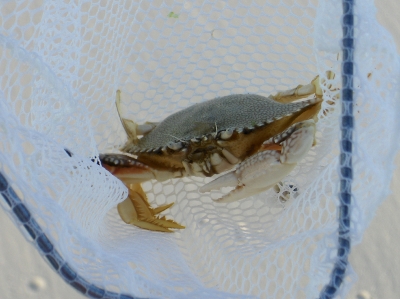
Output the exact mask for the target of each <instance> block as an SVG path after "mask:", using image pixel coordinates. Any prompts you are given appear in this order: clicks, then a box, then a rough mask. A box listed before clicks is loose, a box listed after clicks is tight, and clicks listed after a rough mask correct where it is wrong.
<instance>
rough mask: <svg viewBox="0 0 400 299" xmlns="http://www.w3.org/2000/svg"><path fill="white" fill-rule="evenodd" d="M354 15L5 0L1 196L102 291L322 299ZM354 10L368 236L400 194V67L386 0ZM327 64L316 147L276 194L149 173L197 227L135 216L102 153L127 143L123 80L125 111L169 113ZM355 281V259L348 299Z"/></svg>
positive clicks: (333, 244)
mask: <svg viewBox="0 0 400 299" xmlns="http://www.w3.org/2000/svg"><path fill="white" fill-rule="evenodd" d="M341 16H342V6H341V3H340V2H338V1H316V0H310V1H307V0H268V1H216V2H212V1H172V0H171V1H161V0H156V1H126V2H124V1H87V2H85V1H78V2H76V1H75V2H74V1H67V0H66V1H2V2H1V8H0V24H1V26H0V28H1V32H0V34H1V35H0V82H1V93H0V140H1V142H0V172H1V174H2V176H1V177H0V191H2V194H3V197H4V198H6V200H5V201H3V205H2V206H3V208H4V209H5V210H6V211H8V212H9V213H10V215H11V216H12V217H13V219H14V220H15V223H16V224H18V225H20V223H21V219H24V221H25V224H24V225H20V227H21V231H22V232H23V233H24V234H25V235H26V236H27V239H28V240H29V241H31V242H33V243H34V244H35V245H36V246H37V247H38V249H39V250H40V252H41V254H42V255H43V256H44V258H45V259H46V260H47V261H49V262H50V266H52V267H53V268H55V269H56V270H57V271H58V272H59V273H60V275H62V276H63V277H64V279H66V280H67V281H68V280H69V281H70V283H71V284H72V285H73V286H74V287H75V288H77V289H79V290H81V291H83V292H87V295H89V296H92V297H95V298H101V297H102V296H103V297H107V296H109V297H113V296H114V297H115V298H118V296H120V297H119V298H125V297H123V296H122V295H120V294H126V296H128V295H130V296H134V297H150V298H315V297H318V295H319V292H320V291H321V289H322V288H323V286H324V285H325V284H326V283H327V282H328V281H329V275H330V271H331V269H332V267H333V265H334V262H335V256H336V250H337V247H338V244H337V243H338V242H337V227H338V224H337V217H338V212H337V207H338V205H339V201H338V199H337V194H338V192H339V181H340V176H341V174H340V173H339V171H338V165H339V164H338V163H339V152H340V148H339V140H340V113H341V111H340V108H341V105H340V89H341V61H342V54H341V38H342V29H341ZM355 16H356V17H355V49H356V50H355V53H354V56H355V71H354V75H355V76H354V87H355V93H354V99H355V104H354V106H353V113H354V116H355V124H354V126H355V132H354V136H353V138H354V144H353V151H354V156H353V164H354V169H353V178H354V183H353V184H354V185H353V207H352V210H353V211H352V218H351V238H352V242H353V243H357V242H359V241H360V240H361V237H362V234H363V232H364V230H365V229H366V227H367V226H368V224H369V222H370V220H371V218H372V217H373V215H374V212H375V210H376V208H377V207H378V206H379V204H380V203H381V202H382V200H383V199H384V198H385V197H386V196H387V195H388V193H389V182H390V181H391V177H392V170H393V167H394V166H393V158H394V155H395V153H396V151H397V150H398V147H399V144H398V142H397V139H396V138H393V136H396V134H395V133H396V132H398V130H399V121H398V117H396V113H397V111H398V109H399V107H398V105H399V101H398V91H399V82H398V80H399V78H400V76H399V75H400V74H399V60H398V56H397V55H396V50H395V47H394V44H393V41H392V39H391V37H390V36H389V34H388V33H387V32H386V31H385V30H384V29H383V28H382V27H381V26H380V25H379V24H378V23H377V21H376V18H375V8H374V5H373V1H362V3H359V5H356V7H355ZM328 71H331V72H332V73H333V74H335V75H336V76H330V75H329V74H330V72H328ZM317 75H319V76H320V77H319V80H320V84H321V87H322V90H323V94H324V95H323V99H324V102H323V104H322V109H321V111H320V112H319V115H318V123H317V129H318V132H317V135H316V140H317V144H316V146H315V147H313V148H312V149H311V151H310V153H309V154H308V156H307V157H306V158H305V159H304V160H303V161H302V162H301V163H299V164H298V166H297V167H296V168H295V170H294V171H293V172H292V173H291V174H290V175H289V176H288V177H287V178H286V179H285V180H284V181H283V182H282V183H281V184H280V185H278V187H277V188H274V189H271V190H268V191H266V192H263V193H261V194H259V195H256V196H252V197H249V198H246V199H243V200H241V201H237V202H233V203H228V204H221V203H215V202H214V201H213V200H212V198H211V196H210V194H209V193H205V194H201V193H199V192H198V189H199V188H200V187H201V186H202V185H203V184H204V182H205V179H203V178H196V177H188V178H183V179H173V180H168V181H165V182H162V183H161V182H157V181H149V182H145V183H143V184H142V186H143V189H144V191H145V192H146V194H147V196H148V199H149V202H150V204H151V205H152V206H160V205H164V204H167V203H171V202H175V204H174V205H173V206H172V207H171V208H170V209H168V210H166V211H164V212H163V213H162V214H163V215H166V217H167V218H168V219H174V220H175V221H177V222H179V223H181V224H183V225H184V226H185V227H186V228H185V229H182V230H176V231H175V232H174V233H169V234H167V233H160V232H153V231H148V230H143V229H140V228H138V227H135V226H131V225H127V224H125V223H124V222H123V221H122V220H121V218H120V217H119V215H118V212H117V207H116V206H117V204H118V203H119V202H121V201H123V200H124V199H125V198H126V196H127V188H126V187H125V186H124V185H123V184H122V183H121V182H120V181H119V180H118V179H116V178H115V177H113V176H112V175H111V174H109V173H108V172H107V171H106V170H105V169H103V168H102V167H101V166H100V162H99V158H98V157H99V153H109V152H118V148H120V147H121V146H122V145H123V144H124V142H125V141H126V138H127V137H126V134H125V131H124V129H123V127H122V125H121V123H120V120H119V118H118V114H117V110H116V108H115V93H116V91H117V90H121V99H122V103H121V105H122V106H121V107H122V111H123V114H124V115H123V117H124V118H130V119H133V120H134V121H135V122H137V123H144V122H146V121H152V122H158V121H161V120H162V119H164V118H165V117H166V116H168V115H170V114H172V113H174V112H176V111H179V110H181V109H183V108H185V107H188V106H190V105H193V104H195V103H200V102H203V101H207V100H210V99H213V98H216V97H221V96H225V95H230V94H247V93H251V94H259V95H264V96H268V95H270V94H274V93H276V91H278V90H287V89H290V88H293V87H296V86H297V85H299V84H308V83H309V82H310V81H311V80H312V79H313V78H315V77H316V76H317ZM65 149H67V151H66V150H65ZM6 182H8V183H6ZM219 195H220V194H218V192H214V193H213V195H212V196H219ZM18 198H19V199H20V200H21V203H22V205H21V203H20V204H18V203H16V204H15V205H14V203H12V202H11V201H12V200H11V199H18ZM16 202H17V201H16ZM18 220H20V221H18ZM22 223H24V222H23V221H22ZM41 231H42V232H43V234H42V233H41ZM51 243H52V244H53V245H54V247H52V246H53V245H51ZM77 275H78V276H77ZM77 277H79V279H81V280H78V278H77ZM354 277H355V275H354V273H352V271H351V269H349V271H348V274H347V275H346V278H345V285H344V288H343V289H342V290H341V292H340V294H339V297H340V298H344V297H345V295H346V292H347V290H348V289H349V287H350V285H351V282H352V281H353V280H354ZM84 281H86V282H88V283H89V284H90V287H89V288H88V287H87V286H85V283H84ZM94 286H97V287H94ZM104 290H107V291H104ZM107 292H108V293H107ZM107 294H108V295H107ZM106 295H107V296H106ZM96 296H97V297H96ZM114 297H113V298H114ZM126 298H128V297H126ZM129 298H131V297H129Z"/></svg>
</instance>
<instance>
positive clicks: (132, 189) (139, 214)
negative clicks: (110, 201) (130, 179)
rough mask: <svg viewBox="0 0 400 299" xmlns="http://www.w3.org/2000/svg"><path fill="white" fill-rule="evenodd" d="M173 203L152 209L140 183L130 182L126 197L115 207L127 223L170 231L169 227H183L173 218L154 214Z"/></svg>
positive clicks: (155, 229) (149, 228)
mask: <svg viewBox="0 0 400 299" xmlns="http://www.w3.org/2000/svg"><path fill="white" fill-rule="evenodd" d="M173 204H174V203H171V204H168V205H164V206H160V207H158V208H155V209H153V208H151V207H150V204H149V202H148V201H147V197H146V194H145V193H144V191H143V189H142V187H141V186H140V184H131V185H129V196H128V198H127V199H125V200H124V201H123V202H121V203H120V204H118V207H117V209H118V213H119V215H120V217H121V218H122V220H123V221H124V222H125V223H127V224H132V225H135V226H137V227H140V228H144V229H148V230H152V231H161V232H172V230H170V229H171V228H175V229H182V228H185V227H184V226H182V225H180V224H179V223H177V222H175V221H173V220H170V219H166V218H165V216H163V217H158V216H156V215H157V214H159V213H161V212H162V211H164V210H166V209H168V208H170V207H171V206H172V205H173Z"/></svg>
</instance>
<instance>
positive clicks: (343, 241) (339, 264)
mask: <svg viewBox="0 0 400 299" xmlns="http://www.w3.org/2000/svg"><path fill="white" fill-rule="evenodd" d="M342 5H343V15H342V30H343V39H342V51H343V61H342V85H343V88H342V115H341V140H340V166H339V171H340V177H341V179H340V191H339V213H338V222H339V228H338V249H337V256H336V261H335V264H334V266H333V269H332V272H331V274H330V281H329V282H328V284H326V285H325V286H324V288H323V289H322V291H321V293H320V297H319V298H320V299H330V298H334V297H335V296H336V295H337V294H338V291H339V289H340V286H341V285H342V283H343V280H344V279H345V276H346V270H347V266H348V263H349V262H348V256H349V254H350V248H351V237H350V220H351V183H352V180H353V168H352V142H353V129H354V116H353V73H354V0H343V1H342Z"/></svg>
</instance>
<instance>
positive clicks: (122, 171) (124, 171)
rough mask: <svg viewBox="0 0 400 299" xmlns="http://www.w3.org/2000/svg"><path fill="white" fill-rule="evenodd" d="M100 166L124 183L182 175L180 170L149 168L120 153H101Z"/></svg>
mask: <svg viewBox="0 0 400 299" xmlns="http://www.w3.org/2000/svg"><path fill="white" fill-rule="evenodd" d="M100 161H101V162H102V166H103V167H104V168H105V169H107V170H108V171H109V172H111V174H113V175H114V176H116V177H117V178H119V179H120V180H121V181H122V182H124V184H125V185H129V184H136V183H142V182H146V181H149V180H157V181H159V182H163V181H165V180H168V179H173V178H177V177H182V172H181V171H176V172H171V171H163V170H157V169H154V168H151V167H149V166H147V165H145V164H143V163H141V162H139V161H137V160H136V159H135V158H132V157H130V156H128V155H122V154H101V155H100Z"/></svg>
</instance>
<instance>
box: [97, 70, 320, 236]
mask: <svg viewBox="0 0 400 299" xmlns="http://www.w3.org/2000/svg"><path fill="white" fill-rule="evenodd" d="M319 81H320V80H319V77H316V78H315V79H314V80H312V81H311V83H309V84H307V85H305V86H303V85H299V86H297V87H296V88H293V89H291V90H287V91H284V92H279V93H277V94H276V95H273V96H272V95H271V96H269V97H263V96H260V95H252V94H235V95H229V96H225V97H220V98H216V99H213V100H210V101H206V102H203V103H200V104H195V105H193V106H190V107H188V108H186V109H183V110H181V111H179V112H176V113H174V114H172V115H170V116H169V117H167V118H166V119H164V120H163V121H162V122H160V123H151V122H146V123H145V124H142V125H138V124H136V123H135V122H133V121H132V120H129V119H125V118H122V117H121V114H120V104H119V103H120V92H119V91H118V92H117V101H116V105H117V110H118V113H119V115H120V119H121V122H122V125H123V126H124V129H125V132H126V134H127V135H128V141H127V142H126V143H125V145H124V146H123V147H122V148H121V149H120V151H121V154H102V155H100V160H101V162H102V165H103V167H105V168H106V169H107V170H109V171H110V172H111V173H112V174H113V175H115V176H116V177H117V178H119V179H120V180H121V181H122V182H124V183H125V185H126V186H127V187H128V189H129V196H128V198H127V199H126V200H125V201H124V202H122V203H120V204H119V205H118V212H119V214H120V216H121V218H122V219H123V221H125V222H126V223H129V224H133V225H136V226H138V227H141V228H144V229H149V230H155V231H164V232H170V231H171V229H173V228H175V229H176V228H177V229H180V228H184V227H183V226H182V225H180V224H178V223H176V222H175V221H173V220H170V219H166V218H165V217H160V216H158V214H159V213H161V212H162V211H164V210H165V209H168V208H169V207H170V206H171V205H172V204H173V203H172V204H169V205H165V206H161V207H158V208H152V207H151V206H150V204H149V203H148V200H147V197H146V194H145V192H143V190H142V188H141V185H140V183H142V182H145V181H148V180H157V181H165V180H168V179H173V178H182V177H185V176H197V177H212V176H214V175H217V174H222V173H225V172H226V173H225V174H223V175H222V176H220V177H218V178H217V179H215V180H214V181H211V182H210V183H208V184H206V185H204V186H202V187H201V188H200V189H199V191H200V192H209V191H211V190H215V189H220V188H222V187H225V186H231V187H234V189H233V190H232V191H231V192H229V193H228V194H226V195H225V196H223V197H222V198H219V199H217V200H216V201H218V202H231V201H235V200H239V199H242V198H245V197H248V196H251V195H254V194H258V193H260V192H262V191H265V190H267V189H269V188H271V187H273V186H275V185H276V184H277V183H279V182H280V181H281V180H282V179H283V178H285V177H286V176H287V175H288V174H289V173H290V172H291V171H292V170H293V169H294V167H295V166H296V164H297V163H298V162H300V161H301V160H302V159H303V158H304V157H305V156H306V155H307V153H308V151H309V150H310V148H311V147H312V146H313V145H314V144H315V132H316V124H315V123H316V121H317V114H318V112H319V111H320V108H321V102H322V90H321V88H320V85H319ZM306 97H308V98H307V99H305V100H301V99H303V98H306ZM138 136H142V137H141V138H138Z"/></svg>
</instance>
